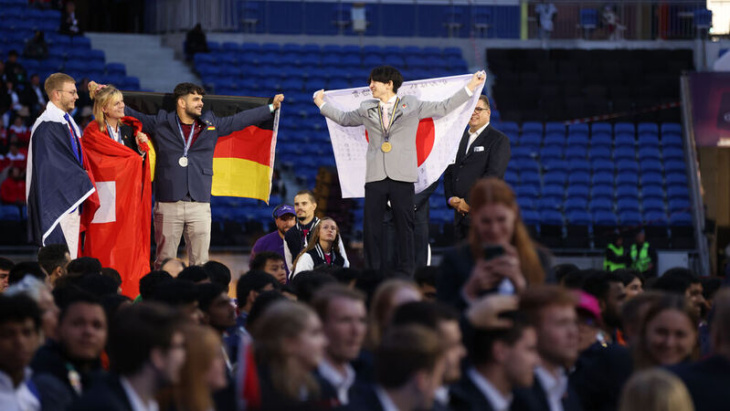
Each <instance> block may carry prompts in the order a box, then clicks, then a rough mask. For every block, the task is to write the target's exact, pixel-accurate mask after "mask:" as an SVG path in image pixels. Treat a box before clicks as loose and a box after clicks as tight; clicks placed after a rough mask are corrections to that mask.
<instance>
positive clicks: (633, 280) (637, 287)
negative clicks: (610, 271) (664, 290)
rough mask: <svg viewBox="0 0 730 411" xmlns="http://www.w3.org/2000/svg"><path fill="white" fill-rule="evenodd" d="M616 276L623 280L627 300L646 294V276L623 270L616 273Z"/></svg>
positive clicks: (631, 270) (630, 270) (634, 271)
mask: <svg viewBox="0 0 730 411" xmlns="http://www.w3.org/2000/svg"><path fill="white" fill-rule="evenodd" d="M614 274H616V275H618V276H619V277H620V278H621V282H623V284H624V292H625V293H626V300H630V299H632V298H634V297H636V296H637V295H639V294H641V293H643V292H644V281H645V279H644V276H643V275H641V274H639V272H638V271H636V270H633V269H621V270H616V271H614Z"/></svg>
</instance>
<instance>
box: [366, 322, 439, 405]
mask: <svg viewBox="0 0 730 411" xmlns="http://www.w3.org/2000/svg"><path fill="white" fill-rule="evenodd" d="M444 354H445V350H444V347H443V344H442V343H441V341H440V340H439V337H438V335H437V334H436V333H435V332H433V331H431V330H429V329H428V328H426V327H423V326H420V325H408V326H402V327H394V328H393V329H392V330H389V331H388V333H386V334H385V336H384V337H383V340H382V342H381V343H380V345H379V346H378V348H377V350H376V351H375V376H376V377H375V380H376V384H375V385H369V386H366V387H363V388H362V389H360V390H358V391H357V392H353V395H352V404H353V408H355V409H363V410H399V411H415V410H428V409H431V407H432V406H433V402H434V397H435V395H436V389H437V388H438V387H439V386H441V383H442V375H443V372H444V367H445V361H446V360H445V358H444Z"/></svg>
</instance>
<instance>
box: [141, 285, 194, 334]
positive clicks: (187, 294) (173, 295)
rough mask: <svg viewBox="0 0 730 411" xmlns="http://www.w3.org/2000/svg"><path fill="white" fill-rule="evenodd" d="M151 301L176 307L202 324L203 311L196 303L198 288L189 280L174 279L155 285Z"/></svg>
mask: <svg viewBox="0 0 730 411" xmlns="http://www.w3.org/2000/svg"><path fill="white" fill-rule="evenodd" d="M151 300H152V301H155V302H159V303H164V304H167V305H168V306H170V307H173V308H177V309H178V310H180V312H181V313H182V314H183V315H184V316H185V317H186V318H188V319H189V320H190V321H192V322H193V323H195V324H202V322H203V313H202V312H201V311H200V305H199V303H198V288H197V287H196V286H195V284H193V283H191V282H190V281H185V280H178V279H174V280H171V281H167V282H164V283H161V284H159V285H157V287H155V293H154V294H153V295H152V298H151Z"/></svg>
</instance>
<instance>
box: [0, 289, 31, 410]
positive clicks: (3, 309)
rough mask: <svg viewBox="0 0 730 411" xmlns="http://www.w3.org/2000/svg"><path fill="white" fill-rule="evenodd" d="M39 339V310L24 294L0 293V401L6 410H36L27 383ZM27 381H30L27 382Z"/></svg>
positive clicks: (29, 386)
mask: <svg viewBox="0 0 730 411" xmlns="http://www.w3.org/2000/svg"><path fill="white" fill-rule="evenodd" d="M40 342H41V312H40V309H39V308H38V305H37V304H36V303H35V302H34V301H33V300H32V299H31V298H30V297H28V296H26V295H23V294H20V295H15V296H12V297H8V296H4V295H2V294H0V381H2V382H1V383H0V404H2V407H3V409H8V410H40V409H41V401H40V399H39V398H38V394H40V393H38V392H37V390H35V389H32V388H31V386H32V383H30V380H29V378H30V372H28V364H30V361H31V359H32V358H33V354H35V352H36V349H38V345H39V344H40ZM29 383H30V384H29Z"/></svg>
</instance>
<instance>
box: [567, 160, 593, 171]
mask: <svg viewBox="0 0 730 411" xmlns="http://www.w3.org/2000/svg"><path fill="white" fill-rule="evenodd" d="M568 170H570V172H571V173H581V172H583V173H589V172H590V171H591V163H589V162H588V160H573V161H570V162H569V163H568Z"/></svg>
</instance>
